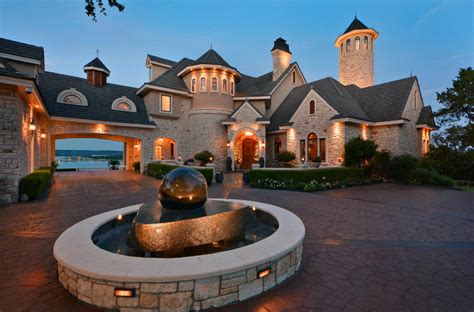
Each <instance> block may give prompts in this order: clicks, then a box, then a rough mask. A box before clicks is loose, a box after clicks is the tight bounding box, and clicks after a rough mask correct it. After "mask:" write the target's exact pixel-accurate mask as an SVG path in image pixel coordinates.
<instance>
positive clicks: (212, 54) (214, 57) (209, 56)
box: [194, 48, 234, 68]
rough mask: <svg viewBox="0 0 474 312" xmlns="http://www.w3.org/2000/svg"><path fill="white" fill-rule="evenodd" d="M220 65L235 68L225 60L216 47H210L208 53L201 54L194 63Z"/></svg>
mask: <svg viewBox="0 0 474 312" xmlns="http://www.w3.org/2000/svg"><path fill="white" fill-rule="evenodd" d="M201 64H206V65H220V66H224V67H229V68H234V67H232V66H230V65H229V63H227V62H226V60H224V58H223V57H222V56H220V55H219V53H217V52H216V51H215V50H214V49H212V48H211V49H209V50H208V51H207V52H206V53H204V54H203V55H201V56H200V57H199V58H198V59H197V60H196V61H194V65H201Z"/></svg>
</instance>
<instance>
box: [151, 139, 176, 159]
mask: <svg viewBox="0 0 474 312" xmlns="http://www.w3.org/2000/svg"><path fill="white" fill-rule="evenodd" d="M170 159H176V141H175V140H173V139H170V138H167V137H162V138H157V139H156V140H155V142H154V145H153V160H170Z"/></svg>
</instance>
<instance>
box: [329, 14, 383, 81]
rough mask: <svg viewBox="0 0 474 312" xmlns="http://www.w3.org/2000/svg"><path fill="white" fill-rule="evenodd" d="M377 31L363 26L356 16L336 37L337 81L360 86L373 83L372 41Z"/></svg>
mask: <svg viewBox="0 0 474 312" xmlns="http://www.w3.org/2000/svg"><path fill="white" fill-rule="evenodd" d="M378 36H379V33H378V32H377V31H375V30H374V29H373V28H368V27H367V26H365V25H364V24H363V23H362V22H361V21H360V20H358V19H357V17H355V18H354V20H353V21H352V23H351V24H350V25H349V27H347V29H346V31H345V32H344V33H343V34H342V35H340V36H339V37H337V39H336V42H335V46H336V47H337V48H338V49H339V81H340V82H341V83H342V84H344V85H350V84H355V85H357V86H359V87H360V88H365V87H370V86H372V85H373V84H374V42H375V40H376V39H377V37H378Z"/></svg>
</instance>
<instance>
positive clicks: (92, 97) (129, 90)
mask: <svg viewBox="0 0 474 312" xmlns="http://www.w3.org/2000/svg"><path fill="white" fill-rule="evenodd" d="M70 88H75V89H76V90H77V91H79V92H81V93H82V94H83V95H84V96H85V97H86V98H87V102H88V106H79V105H71V104H64V103H58V102H57V101H56V100H57V97H58V95H59V93H61V92H62V91H64V90H67V89H70ZM38 89H39V91H40V93H41V95H42V97H43V100H44V104H45V106H46V109H47V110H48V112H49V114H50V116H53V117H66V118H75V119H86V120H94V121H99V122H100V121H102V122H114V123H125V124H137V125H144V126H156V125H155V123H153V122H151V121H150V120H149V118H148V113H147V110H146V107H145V103H144V101H143V98H142V97H140V96H137V95H136V94H135V92H136V90H137V89H136V88H133V87H127V86H122V85H117V84H112V83H107V84H106V85H105V86H103V87H102V88H96V87H94V86H92V84H91V83H90V82H89V81H87V79H83V78H79V77H73V76H67V75H62V74H57V73H53V72H44V73H42V74H39V76H38ZM122 96H126V97H127V98H129V99H130V100H131V101H132V102H133V103H134V104H135V106H136V108H137V111H136V112H125V111H118V110H112V102H113V101H115V100H116V99H118V98H120V97H122Z"/></svg>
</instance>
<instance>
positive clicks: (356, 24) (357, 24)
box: [344, 17, 369, 34]
mask: <svg viewBox="0 0 474 312" xmlns="http://www.w3.org/2000/svg"><path fill="white" fill-rule="evenodd" d="M360 29H369V27H367V26H365V24H364V23H362V22H361V21H360V20H359V19H358V18H357V17H354V20H353V21H352V23H351V24H350V25H349V27H347V29H346V31H344V34H347V33H349V32H351V31H353V30H360Z"/></svg>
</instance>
